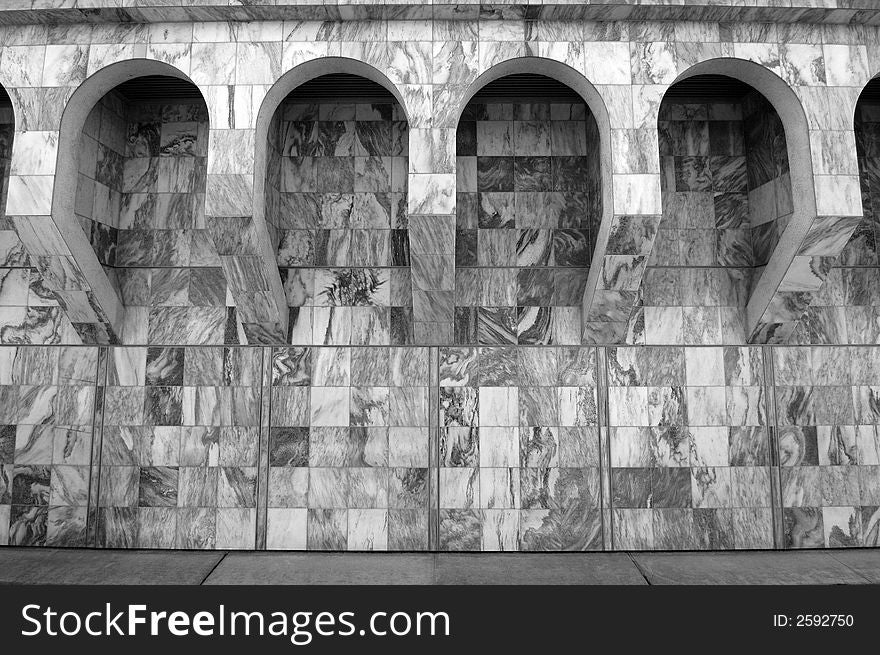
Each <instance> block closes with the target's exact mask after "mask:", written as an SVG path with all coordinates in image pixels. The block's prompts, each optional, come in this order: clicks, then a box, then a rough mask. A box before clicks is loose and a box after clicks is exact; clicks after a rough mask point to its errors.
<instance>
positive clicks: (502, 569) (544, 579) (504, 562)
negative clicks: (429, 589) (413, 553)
mask: <svg viewBox="0 0 880 655" xmlns="http://www.w3.org/2000/svg"><path fill="white" fill-rule="evenodd" d="M434 576H435V577H434V580H435V583H436V584H499V585H503V584H508V585H514V584H522V585H530V584H549V585H564V584H584V585H600V584H634V585H640V584H646V582H645V579H644V577H642V575H641V573H640V572H639V570H638V568H637V567H636V566H635V564H634V563H633V561H632V559H630V557H629V555H627V554H626V553H508V554H501V553H490V554H464V553H462V554H452V553H450V554H442V555H437V564H436V568H435V573H434Z"/></svg>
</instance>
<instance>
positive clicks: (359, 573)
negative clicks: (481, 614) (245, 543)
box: [205, 553, 434, 585]
mask: <svg viewBox="0 0 880 655" xmlns="http://www.w3.org/2000/svg"><path fill="white" fill-rule="evenodd" d="M433 569H434V556H433V555H431V554H429V553H426V554H423V555H422V554H410V553H230V554H229V555H227V556H226V558H225V559H224V560H223V561H222V562H221V563H220V565H219V566H218V567H217V568H216V569H215V570H214V571H213V572H212V573H211V575H210V576H209V577H208V579H207V580H206V581H205V584H291V585H321V584H340V585H341V584H351V585H358V584H363V585H371V584H376V585H385V584H388V585H391V584H402V585H414V584H431V580H432V578H433Z"/></svg>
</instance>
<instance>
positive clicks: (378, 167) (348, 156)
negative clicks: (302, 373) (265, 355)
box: [265, 73, 413, 345]
mask: <svg viewBox="0 0 880 655" xmlns="http://www.w3.org/2000/svg"><path fill="white" fill-rule="evenodd" d="M268 140H269V142H268V145H269V148H268V155H267V167H266V185H265V207H266V210H265V215H266V222H267V224H268V226H269V228H270V231H273V232H274V233H275V242H276V243H277V251H276V254H277V263H278V267H279V270H280V273H281V279H282V283H283V285H284V289H285V295H286V298H287V302H288V305H289V307H290V321H289V330H290V334H289V341H290V343H292V344H297V345H309V344H311V345H322V344H332V345H389V344H390V345H402V344H408V343H411V342H412V332H413V330H412V286H411V280H410V269H409V263H410V260H409V240H408V234H407V173H408V164H407V153H408V140H409V134H408V126H407V120H406V116H405V114H404V112H403V110H402V108H401V106H400V104H399V103H398V102H397V100H396V99H395V97H394V96H393V95H392V94H391V93H390V92H389V91H388V90H386V89H385V87H383V86H382V85H380V84H378V83H376V82H373V81H371V80H368V79H366V78H363V77H360V76H356V75H351V74H347V73H334V74H329V75H323V76H320V77H317V78H314V79H312V80H310V81H308V82H305V83H304V84H302V85H300V86H298V87H296V88H295V89H294V90H293V91H292V92H291V93H290V94H289V95H288V96H287V97H286V98H285V99H284V100H283V101H282V102H281V104H280V105H279V106H278V107H277V109H276V110H275V113H274V115H273V117H272V120H271V122H270V125H269V133H268Z"/></svg>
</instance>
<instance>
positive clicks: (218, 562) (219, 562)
mask: <svg viewBox="0 0 880 655" xmlns="http://www.w3.org/2000/svg"><path fill="white" fill-rule="evenodd" d="M228 554H229V551H223V556H222V557H221V558H220V559H218V560H217V562H216V563H215V564H214V566H212V567H211V570H210V571H208V573H207V574H206V575H205V577H204V578H202V581H201V582H200V583H199V586H201V585H203V584H205V583H206V582H207V581H208V578H210V577H211V575H213V573H214V571H216V570H217V567H218V566H220V564H221V562H223V560H225V559H226V556H227V555H228Z"/></svg>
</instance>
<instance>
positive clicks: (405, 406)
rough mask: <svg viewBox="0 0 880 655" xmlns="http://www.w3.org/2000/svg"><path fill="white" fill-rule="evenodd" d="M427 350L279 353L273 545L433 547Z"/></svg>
mask: <svg viewBox="0 0 880 655" xmlns="http://www.w3.org/2000/svg"><path fill="white" fill-rule="evenodd" d="M429 371H430V367H429V352H428V348H381V347H374V348H345V347H343V348H327V347H325V348H284V349H275V350H273V352H272V382H271V384H272V386H271V417H270V428H269V446H268V448H269V462H268V465H269V470H268V476H269V477H268V527H267V535H266V547H267V548H269V549H278V548H280V549H293V550H301V549H308V550H427V549H428V522H429V508H431V507H432V501H431V499H430V497H429V465H430V460H431V455H430V451H431V439H430V436H429V431H430V421H429V412H430V406H429V401H428V385H429Z"/></svg>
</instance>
